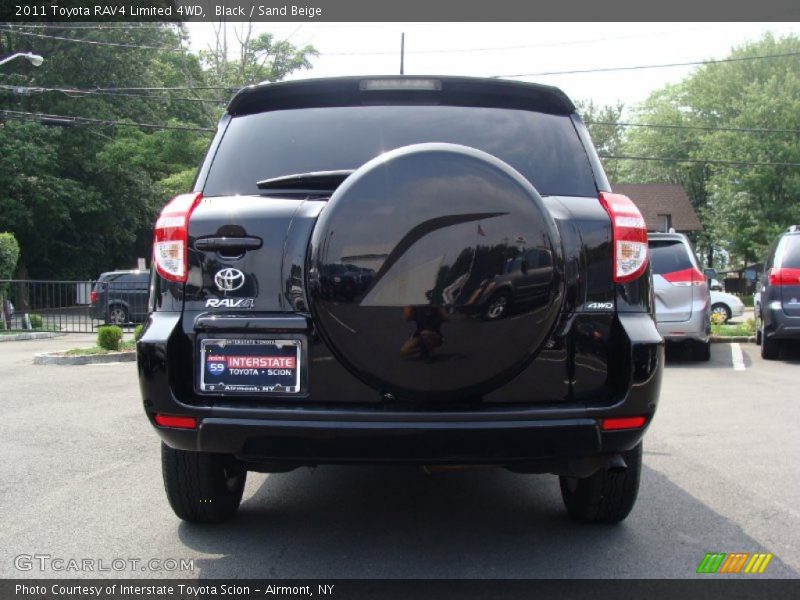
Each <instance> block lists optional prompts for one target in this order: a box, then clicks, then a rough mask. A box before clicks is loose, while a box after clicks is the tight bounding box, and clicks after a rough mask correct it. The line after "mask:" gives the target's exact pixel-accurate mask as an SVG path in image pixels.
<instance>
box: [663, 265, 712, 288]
mask: <svg viewBox="0 0 800 600" xmlns="http://www.w3.org/2000/svg"><path fill="white" fill-rule="evenodd" d="M661 276H662V277H663V278H664V279H666V280H667V281H669V282H670V283H671V284H672V285H683V286H690V285H703V284H704V283H705V281H706V279H705V277H704V276H703V274H702V273H701V272H700V271H698V270H697V269H695V268H690V269H683V270H681V271H673V272H672V273H662V274H661Z"/></svg>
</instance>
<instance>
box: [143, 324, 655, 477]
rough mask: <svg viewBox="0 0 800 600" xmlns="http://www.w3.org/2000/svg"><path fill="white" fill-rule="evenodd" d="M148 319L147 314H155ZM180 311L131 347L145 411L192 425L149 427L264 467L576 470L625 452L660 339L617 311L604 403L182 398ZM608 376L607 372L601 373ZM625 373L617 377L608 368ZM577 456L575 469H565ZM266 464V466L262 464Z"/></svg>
mask: <svg viewBox="0 0 800 600" xmlns="http://www.w3.org/2000/svg"><path fill="white" fill-rule="evenodd" d="M154 316H155V315H154ZM179 318H180V316H179V315H176V316H175V317H174V318H173V319H171V318H170V317H167V316H164V315H159V316H158V317H156V318H151V319H150V321H149V322H148V325H147V327H146V329H145V333H144V335H143V337H142V339H141V340H140V341H139V343H138V345H137V350H138V368H139V380H140V386H141V389H142V396H143V400H144V408H145V412H146V413H147V415H148V417H149V418H150V420H151V423H153V417H154V415H155V414H156V413H160V414H169V415H181V416H192V417H194V418H195V419H197V422H198V425H197V428H196V429H175V428H165V427H159V426H155V425H154V426H155V429H156V431H157V433H158V435H159V436H160V437H161V439H162V440H163V441H164V442H165V443H166V444H168V445H169V446H171V447H174V448H179V449H183V450H190V451H202V452H214V453H223V454H233V455H236V456H237V457H239V458H240V459H241V460H243V461H245V462H246V463H249V464H251V465H254V466H255V468H258V466H259V465H261V466H262V468H264V469H265V470H267V469H273V470H281V469H282V468H284V467H285V468H292V467H295V466H301V465H315V464H345V463H362V464H363V463H416V464H458V465H463V464H499V465H506V466H511V465H515V466H517V467H518V468H520V469H523V470H531V471H537V472H538V471H541V472H562V473H566V472H580V471H581V470H583V471H584V472H585V469H586V468H587V464H590V463H591V464H594V463H592V462H591V461H588V462H587V460H585V459H588V458H590V457H603V456H607V455H612V454H614V453H617V452H621V451H624V450H628V449H630V448H632V447H633V446H635V445H636V444H637V443H638V442H639V440H640V439H641V438H642V436H643V435H644V432H645V430H646V427H647V425H649V422H650V419H651V417H652V416H653V414H654V413H655V410H656V406H657V403H658V395H659V391H660V385H661V375H662V370H663V361H664V357H663V356H664V355H663V341H662V339H661V337H660V336H659V335H658V332H657V331H656V328H655V326H654V324H653V321H652V319H651V318H650V316H649V315H647V314H646V313H639V314H630V315H620V316H619V319H620V322H621V323H622V324H623V327H624V329H625V331H626V333H627V335H628V338H629V339H630V352H631V356H632V358H631V362H630V363H626V364H629V365H630V366H631V373H630V374H629V375H628V376H629V377H630V385H629V386H628V388H627V392H626V393H625V394H624V397H622V398H620V399H619V400H618V401H615V402H614V403H613V404H604V405H593V404H592V403H590V402H585V401H584V402H570V403H563V404H559V405H540V406H525V407H513V408H510V407H508V406H505V407H504V406H495V407H485V408H481V409H480V410H471V411H470V410H458V411H445V410H431V411H425V412H420V411H416V412H411V411H406V412H402V411H399V410H391V411H390V410H385V408H382V407H380V406H377V407H364V406H361V407H338V408H337V407H331V408H325V407H320V406H309V407H307V408H305V407H303V408H298V407H297V406H283V407H280V406H275V405H273V406H253V405H252V404H250V405H247V406H241V407H238V406H232V405H231V404H227V405H213V404H211V403H210V402H209V403H208V404H207V405H204V406H200V405H187V404H184V403H182V402H181V401H180V400H179V399H178V398H176V395H175V394H174V393H173V390H172V388H171V385H170V382H169V373H168V365H167V344H168V338H169V336H170V335H171V334H172V332H173V330H174V329H175V326H176V325H177V323H178V321H179ZM609 376H611V374H609ZM615 376H624V374H615ZM627 416H645V417H647V422H646V424H645V427H642V428H639V429H634V430H622V431H603V430H602V429H601V427H600V422H601V419H603V418H608V417H627ZM573 459H574V460H578V461H581V460H582V459H584V462H583V467H581V468H578V470H577V471H576V468H575V467H571V466H565V465H567V464H568V463H570V462H571V461H573ZM264 465H268V466H264Z"/></svg>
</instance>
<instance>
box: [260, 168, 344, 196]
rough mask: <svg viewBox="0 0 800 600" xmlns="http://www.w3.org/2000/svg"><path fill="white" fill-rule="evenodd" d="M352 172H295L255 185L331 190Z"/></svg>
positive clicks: (266, 188)
mask: <svg viewBox="0 0 800 600" xmlns="http://www.w3.org/2000/svg"><path fill="white" fill-rule="evenodd" d="M352 173H353V170H352V169H350V170H341V171H313V172H310V173H296V174H294V175H281V176H280V177H273V178H271V179H263V180H261V181H259V182H258V183H256V185H257V186H258V189H260V190H310V191H311V190H313V191H333V190H335V189H336V188H337V187H339V186H340V185H341V183H342V182H343V181H344V180H345V179H347V178H348V177H349V176H350V175H351V174H352Z"/></svg>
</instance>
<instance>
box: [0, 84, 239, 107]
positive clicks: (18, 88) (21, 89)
mask: <svg viewBox="0 0 800 600" xmlns="http://www.w3.org/2000/svg"><path fill="white" fill-rule="evenodd" d="M0 90H8V91H11V92H16V93H18V94H39V93H43V92H60V93H62V94H65V95H66V96H69V97H70V98H76V97H78V98H83V97H85V96H92V95H101V96H117V97H121V98H147V99H150V100H164V101H170V102H171V101H176V102H201V103H206V104H227V103H228V101H227V100H212V99H205V98H175V97H173V96H163V95H162V96H154V95H152V94H132V93H127V92H116V91H105V90H101V89H94V90H92V89H88V90H87V89H77V88H50V87H40V86H33V87H28V86H22V85H0Z"/></svg>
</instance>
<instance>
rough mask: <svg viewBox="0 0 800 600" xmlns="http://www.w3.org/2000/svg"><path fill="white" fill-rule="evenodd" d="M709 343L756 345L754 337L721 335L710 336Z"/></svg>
mask: <svg viewBox="0 0 800 600" xmlns="http://www.w3.org/2000/svg"><path fill="white" fill-rule="evenodd" d="M709 339H710V340H711V342H713V343H717V344H734V343H735V344H755V343H756V336H754V335H751V336H746V335H731V336H722V335H712V336H711V337H710V338H709Z"/></svg>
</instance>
